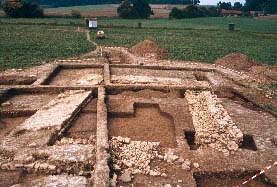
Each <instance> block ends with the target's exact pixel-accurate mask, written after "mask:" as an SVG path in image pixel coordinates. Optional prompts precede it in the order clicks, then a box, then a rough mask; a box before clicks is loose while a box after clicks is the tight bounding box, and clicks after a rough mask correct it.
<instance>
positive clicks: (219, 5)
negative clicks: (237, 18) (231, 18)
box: [217, 1, 232, 10]
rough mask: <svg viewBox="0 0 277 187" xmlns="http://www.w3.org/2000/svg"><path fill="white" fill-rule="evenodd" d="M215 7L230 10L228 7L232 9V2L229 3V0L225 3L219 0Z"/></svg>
mask: <svg viewBox="0 0 277 187" xmlns="http://www.w3.org/2000/svg"><path fill="white" fill-rule="evenodd" d="M217 7H218V8H219V9H225V10H230V9H232V4H231V2H228V3H225V2H221V1H219V3H217Z"/></svg>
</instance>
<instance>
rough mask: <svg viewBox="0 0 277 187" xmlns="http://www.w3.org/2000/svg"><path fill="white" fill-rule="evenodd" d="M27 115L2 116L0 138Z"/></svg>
mask: <svg viewBox="0 0 277 187" xmlns="http://www.w3.org/2000/svg"><path fill="white" fill-rule="evenodd" d="M27 118H28V117H27V116H26V117H15V118H2V119H0V139H1V138H2V137H5V136H6V135H8V134H9V133H10V132H11V131H12V130H14V129H15V128H16V127H17V126H18V125H20V124H21V123H23V122H24V121H25V120H26V119H27Z"/></svg>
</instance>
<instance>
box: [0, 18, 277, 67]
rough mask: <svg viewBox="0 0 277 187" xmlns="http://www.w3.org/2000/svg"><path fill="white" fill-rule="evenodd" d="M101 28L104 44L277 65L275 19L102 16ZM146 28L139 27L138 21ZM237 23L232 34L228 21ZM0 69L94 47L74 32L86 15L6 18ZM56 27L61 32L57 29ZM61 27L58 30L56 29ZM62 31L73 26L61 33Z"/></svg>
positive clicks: (186, 56)
mask: <svg viewBox="0 0 277 187" xmlns="http://www.w3.org/2000/svg"><path fill="white" fill-rule="evenodd" d="M98 21H99V25H100V27H99V30H104V31H105V33H106V36H107V38H106V39H105V40H97V41H96V39H95V34H96V31H92V32H91V38H92V40H95V41H96V42H97V43H98V44H99V45H105V46H126V47H130V46H132V45H134V44H136V43H138V42H140V41H143V40H144V39H151V40H153V41H156V42H157V43H158V44H160V45H161V46H162V47H164V48H166V49H167V50H168V52H169V55H168V57H167V58H168V59H172V60H196V61H203V62H209V63H211V62H213V61H214V60H215V59H217V58H220V57H222V56H224V55H226V54H229V53H233V52H240V53H243V54H246V55H249V56H250V57H253V58H255V59H256V60H257V61H259V62H261V63H266V64H276V59H277V55H276V54H277V49H276V46H277V24H276V20H255V19H250V18H223V17H222V18H197V19H185V20H168V19H149V20H123V19H118V18H116V19H109V18H99V19H98ZM139 22H141V23H142V28H140V29H139V28H138V23H139ZM230 22H232V23H235V24H236V31H235V32H228V31H227V25H228V23H230ZM0 23H1V27H0V28H1V35H0V37H1V41H2V42H1V46H2V47H1V49H0V50H1V51H0V53H1V54H3V55H1V57H0V64H1V67H0V69H2V70H3V69H6V68H9V67H24V66H30V65H35V64H41V63H43V62H44V61H50V60H52V59H54V58H58V57H72V56H76V55H79V54H81V53H85V52H87V51H90V50H93V49H94V46H92V45H91V44H90V43H89V42H87V41H86V38H85V34H84V33H78V32H73V31H74V30H76V29H77V27H78V26H79V27H84V19H72V18H68V19H67V18H44V19H8V18H1V19H0ZM55 29H56V30H55ZM57 29H58V30H57ZM59 29H65V30H72V32H62V31H61V30H59Z"/></svg>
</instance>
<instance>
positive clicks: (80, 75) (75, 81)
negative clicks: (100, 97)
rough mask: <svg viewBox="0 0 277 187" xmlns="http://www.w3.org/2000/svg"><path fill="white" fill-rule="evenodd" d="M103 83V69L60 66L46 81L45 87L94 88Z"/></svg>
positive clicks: (99, 66)
mask: <svg viewBox="0 0 277 187" xmlns="http://www.w3.org/2000/svg"><path fill="white" fill-rule="evenodd" d="M102 81H103V68H102V66H101V65H96V67H91V66H88V67H84V66H76V67H74V66H73V67H72V66H58V67H57V68H56V69H55V70H54V71H53V72H52V74H51V75H50V76H49V77H48V79H46V80H45V81H44V83H43V84H45V85H55V86H65V85H66V86H93V85H98V84H101V82H102Z"/></svg>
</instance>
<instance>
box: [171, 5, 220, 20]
mask: <svg viewBox="0 0 277 187" xmlns="http://www.w3.org/2000/svg"><path fill="white" fill-rule="evenodd" d="M208 16H212V17H216V16H219V12H218V9H217V8H216V7H209V8H208V9H207V8H205V7H201V6H195V5H189V6H187V7H186V8H185V9H183V10H180V9H178V8H176V7H175V8H173V9H172V10H171V12H170V14H169V18H175V19H182V18H197V17H208Z"/></svg>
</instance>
